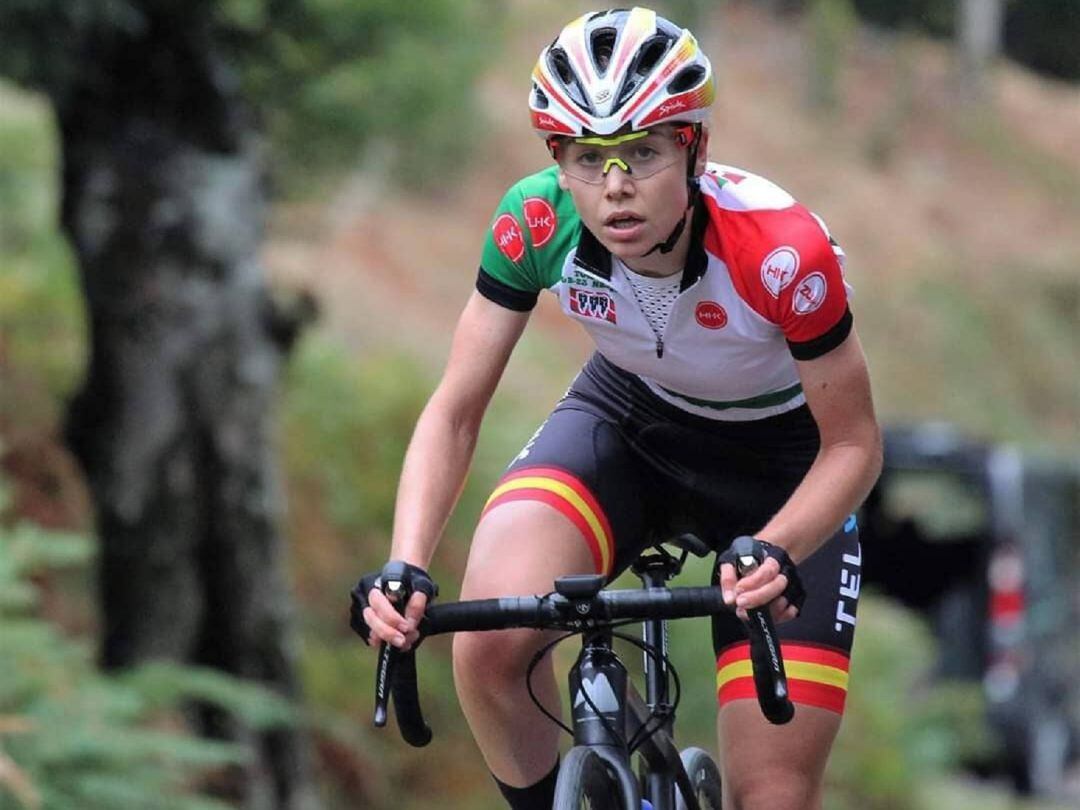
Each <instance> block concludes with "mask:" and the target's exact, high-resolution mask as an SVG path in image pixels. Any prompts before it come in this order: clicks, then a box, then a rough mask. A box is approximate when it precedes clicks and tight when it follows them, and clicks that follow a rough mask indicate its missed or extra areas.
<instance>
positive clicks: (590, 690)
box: [375, 535, 794, 810]
mask: <svg viewBox="0 0 1080 810" xmlns="http://www.w3.org/2000/svg"><path fill="white" fill-rule="evenodd" d="M667 545H671V546H674V547H675V548H676V549H678V550H679V551H680V552H681V553H680V554H679V555H678V556H676V555H675V554H672V553H671V552H670V551H668V550H667V549H666V548H665V547H664V545H657V546H654V547H652V548H651V549H649V550H647V551H646V552H644V553H643V554H642V555H641V556H639V557H638V559H637V560H636V561H635V562H634V563H633V565H632V566H631V570H632V571H633V572H634V574H636V575H637V576H638V578H639V579H640V580H641V584H642V587H641V588H635V589H628V590H604V589H603V586H604V584H605V578H604V577H603V576H599V575H595V576H594V575H581V576H567V577H560V578H559V579H556V580H555V583H554V585H555V590H554V591H553V592H552V593H549V594H547V595H544V596H519V597H503V598H499V599H478V600H469V601H463V602H452V603H445V604H435V605H429V606H428V608H427V611H426V613H425V615H424V618H423V619H422V620H421V622H420V626H419V632H420V638H421V639H423V638H426V637H427V636H433V635H438V634H441V633H455V632H466V631H470V632H475V631H483V630H505V629H508V628H513V627H529V628H535V629H538V630H561V631H565V634H564V635H562V636H560V637H559V638H556V639H555V641H553V642H551V643H550V644H548V645H546V646H545V647H544V648H543V649H541V650H540V651H538V652H537V654H536V656H535V657H534V658H533V661H532V663H531V664H530V666H529V669H528V672H527V674H526V679H527V682H528V683H529V694H530V695H531V696H532V697H533V700H534V702H536V704H537V706H539V708H540V710H541V711H542V712H544V714H546V715H547V716H548V717H549V718H550V719H551V720H552V721H553V722H555V723H557V724H558V725H560V726H562V728H563V729H565V730H566V731H568V732H569V733H570V734H572V735H573V738H574V746H573V747H572V748H571V749H570V751H569V752H568V753H567V755H566V756H565V758H564V759H563V762H562V765H561V766H560V769H559V777H558V781H557V784H556V789H555V803H554V809H555V810H571V809H573V810H577V808H581V807H587V808H597V809H599V810H638V808H642V807H650V806H651V807H652V808H653V809H654V810H720V808H721V788H720V771H719V769H718V768H717V765H716V763H715V762H714V760H713V758H712V757H711V756H710V755H709V754H708V753H707V752H705V751H704V750H702V749H700V748H687V749H686V750H684V751H682V752H681V753H680V752H679V750H678V748H677V747H676V745H675V742H674V725H675V709H676V706H677V705H678V702H679V692H680V686H679V678H678V674H677V673H676V671H675V669H674V667H673V666H672V665H671V662H670V661H669V659H668V639H667V626H666V622H667V620H668V619H677V618H690V617H695V616H711V615H714V614H717V613H720V612H722V611H730V610H731V609H732V608H731V607H730V606H728V605H726V604H725V603H724V601H723V598H722V596H721V593H720V588H718V587H696V588H694V587H677V588H671V587H668V584H667V583H668V582H669V581H670V580H671V579H673V578H674V577H675V576H677V575H678V574H679V572H680V571H681V570H682V568H683V565H684V563H685V562H686V559H687V557H688V555H689V554H694V555H696V556H699V557H704V556H705V555H707V554H708V553H709V552H710V549H709V548H708V546H707V545H706V544H705V543H704V542H702V541H701V540H700V539H698V538H697V537H694V536H693V535H680V536H679V537H676V538H673V539H672V540H669V541H667ZM733 548H734V550H735V554H736V557H737V565H736V568H737V570H738V573H739V575H740V576H745V575H746V574H748V573H750V571H752V570H753V569H754V568H755V567H756V566H757V565H759V564H760V563H761V562H762V561H763V559H764V556H763V555H762V554H761V553H760V552H758V553H755V550H754V541H753V538H750V537H741V538H739V539H737V540H736V541H735V544H734V546H733ZM403 581H404V567H402V570H401V573H400V575H397V574H396V573H395V572H394V571H393V570H392V568H390V567H388V568H387V569H385V570H384V572H383V578H382V587H383V589H384V592H386V593H387V594H388V596H390V597H391V598H392V600H393V601H395V602H396V604H399V605H404V604H405V602H406V601H407V600H408V596H409V594H407V593H404V592H403V590H402V584H403ZM747 614H748V623H747V625H748V633H749V636H750V652H751V662H752V667H753V673H754V683H755V686H756V688H757V696H758V703H759V705H760V706H761V710H762V712H763V713H764V714H765V716H766V717H767V718H768V719H769V720H770V721H771V722H773V723H777V724H780V723H786V722H788V721H789V720H790V719H791V718H792V716H793V715H794V707H793V706H792V704H791V701H790V699H789V698H788V691H787V678H786V675H785V673H784V662H783V658H782V657H781V654H780V644H779V641H778V639H777V637H776V632H775V629H774V627H773V622H772V619H771V617H770V615H769V613H768V611H767V609H764V608H763V609H758V610H750V611H747ZM637 623H641V624H642V625H643V628H644V634H643V638H642V639H640V640H639V639H636V638H634V637H632V636H630V635H627V634H625V633H622V632H620V631H619V628H621V627H623V626H625V625H627V624H637ZM576 635H580V636H581V639H582V645H581V652H580V653H579V654H578V656H577V660H575V662H574V664H573V665H572V666H571V668H570V674H569V678H568V683H569V697H570V706H571V709H570V713H571V718H572V720H571V727H568V726H566V725H564V724H563V723H562V721H561V720H560V719H559V718H557V717H555V716H554V715H553V714H551V713H550V712H549V711H548V710H547V709H546V708H544V707H543V706H542V705H541V704H540V702H539V701H538V700H537V698H536V697H535V695H534V694H533V692H532V687H531V676H532V672H533V670H534V669H535V667H536V666H537V664H538V663H539V662H540V660H541V658H542V657H543V656H544V655H545V654H546V653H547V652H548V651H549V650H550V649H551V648H552V647H554V646H555V645H556V644H558V643H559V642H561V641H564V640H566V639H567V638H570V637H572V636H576ZM615 639H621V640H623V641H625V642H628V643H630V644H632V645H634V646H636V647H638V648H640V649H641V650H642V651H643V652H644V654H645V655H644V658H645V663H644V682H645V696H644V697H642V696H641V695H640V694H639V692H638V691H637V689H636V688H635V687H634V685H633V683H631V682H630V679H629V677H628V673H627V670H626V667H625V666H624V665H623V663H622V661H621V660H620V659H619V656H618V653H617V651H616V649H615V646H614V643H613V642H614V640H615ZM417 643H419V642H417ZM391 697H392V698H393V701H392V702H393V705H394V711H395V716H396V718H397V723H398V728H399V730H400V732H401V735H402V737H403V738H404V739H405V741H406V742H408V743H409V744H411V745H414V746H418V747H419V746H424V745H427V744H428V743H429V742H430V741H431V738H432V733H431V728H430V727H429V726H428V724H427V722H426V721H425V720H424V716H423V712H422V711H421V708H420V701H419V696H418V694H417V680H416V660H415V647H414V648H413V649H412V650H409V651H406V652H403V651H401V650H399V649H397V648H395V647H391V646H389V645H383V647H382V649H381V651H380V653H379V663H378V667H377V671H376V700H375V725H376V726H378V727H382V726H385V725H386V721H387V709H388V704H389V703H390V702H391ZM634 755H637V761H638V773H637V774H636V775H635V773H634V770H633V766H632V762H633V757H634ZM643 799H644V800H645V802H644V803H643Z"/></svg>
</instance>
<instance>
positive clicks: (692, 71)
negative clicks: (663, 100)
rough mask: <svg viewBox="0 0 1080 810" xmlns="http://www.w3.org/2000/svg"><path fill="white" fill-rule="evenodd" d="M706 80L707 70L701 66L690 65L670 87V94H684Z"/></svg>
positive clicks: (680, 72) (673, 80) (672, 81)
mask: <svg viewBox="0 0 1080 810" xmlns="http://www.w3.org/2000/svg"><path fill="white" fill-rule="evenodd" d="M704 78H705V68H703V67H702V66H701V65H690V66H689V67H686V68H683V69H682V70H680V71H679V73H678V75H677V76H676V77H675V78H674V79H672V80H671V84H669V85H668V92H669V93H683V92H685V91H687V90H689V89H690V88H691V87H694V86H696V85H698V84H700V83H701V80H702V79H704Z"/></svg>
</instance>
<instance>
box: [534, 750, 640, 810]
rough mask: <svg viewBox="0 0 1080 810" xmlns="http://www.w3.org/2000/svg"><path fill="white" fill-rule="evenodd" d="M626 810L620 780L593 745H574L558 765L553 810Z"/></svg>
mask: <svg viewBox="0 0 1080 810" xmlns="http://www.w3.org/2000/svg"><path fill="white" fill-rule="evenodd" d="M585 808H587V809H588V810H624V807H623V801H622V798H621V793H620V791H619V785H618V782H616V780H615V777H614V776H613V775H612V774H611V772H610V771H609V770H608V766H607V763H605V762H604V760H603V759H601V758H600V755H599V754H597V753H596V752H595V751H593V750H592V749H591V748H587V747H585V746H582V745H579V746H575V747H574V748H571V749H570V751H569V753H567V755H566V758H565V759H564V760H563V762H562V765H560V766H559V779H558V781H557V782H556V783H555V802H554V804H552V810H584V809H585Z"/></svg>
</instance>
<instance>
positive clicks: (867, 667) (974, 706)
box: [827, 594, 989, 810]
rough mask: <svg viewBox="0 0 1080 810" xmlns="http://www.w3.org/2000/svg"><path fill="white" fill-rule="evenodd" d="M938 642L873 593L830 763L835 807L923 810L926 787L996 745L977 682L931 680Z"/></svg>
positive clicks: (862, 619) (862, 610) (865, 601)
mask: <svg viewBox="0 0 1080 810" xmlns="http://www.w3.org/2000/svg"><path fill="white" fill-rule="evenodd" d="M934 649H935V646H934V642H933V640H932V638H931V636H930V633H929V631H928V629H927V628H926V627H925V626H924V625H923V624H922V623H921V621H920V620H919V619H917V618H916V617H915V616H914V614H912V613H910V612H908V611H905V610H903V609H901V608H899V607H897V606H895V605H894V604H893V603H891V602H888V601H886V600H882V599H878V598H875V597H874V596H873V595H870V594H866V595H864V596H863V598H861V599H860V603H859V632H858V634H857V637H856V640H855V649H854V650H853V653H852V660H851V683H850V686H849V689H848V700H847V709H846V711H845V714H844V723H843V725H842V726H841V730H840V736H839V737H838V739H837V742H836V745H835V747H834V750H833V755H832V758H831V759H830V763H829V771H828V774H827V780H828V796H829V801H828V804H827V806H828V807H829V808H830V810H848V809H849V808H850V809H851V810H855V808H859V810H922V808H929V807H930V806H934V805H931V804H928V803H927V800H926V797H925V796H924V795H923V793H922V792H921V785H923V784H924V783H926V782H927V781H928V780H929V779H931V778H933V777H935V776H938V777H940V776H941V775H943V774H945V773H946V772H947V771H948V770H949V769H950V768H951V767H953V766H955V765H956V764H957V763H958V761H959V760H960V758H961V756H964V755H968V754H971V753H973V752H974V751H975V750H982V747H983V746H984V745H985V746H988V745H989V742H988V740H989V735H988V731H987V730H986V728H985V726H984V724H983V717H984V714H983V708H984V707H983V706H982V703H981V694H980V688H979V685H978V684H977V683H965V684H942V683H940V682H936V681H932V680H931V674H932V670H933V666H934V660H933V656H934Z"/></svg>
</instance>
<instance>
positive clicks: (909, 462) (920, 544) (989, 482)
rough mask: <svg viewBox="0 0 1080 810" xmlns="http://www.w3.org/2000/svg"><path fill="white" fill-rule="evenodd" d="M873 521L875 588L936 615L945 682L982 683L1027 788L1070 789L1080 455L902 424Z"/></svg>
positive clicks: (866, 515) (1079, 703) (1079, 729)
mask: <svg viewBox="0 0 1080 810" xmlns="http://www.w3.org/2000/svg"><path fill="white" fill-rule="evenodd" d="M861 518H862V520H861V525H862V535H863V548H864V554H863V566H864V579H863V582H864V583H866V584H868V585H876V586H877V588H878V589H879V590H881V591H884V592H885V593H886V594H888V595H890V596H892V597H895V598H896V599H899V600H900V601H902V602H903V603H905V604H906V605H908V606H910V607H912V608H914V609H916V610H918V611H920V612H922V613H923V614H924V615H925V616H926V617H927V618H928V620H929V621H930V624H931V626H932V627H933V630H934V633H935V635H936V636H937V638H938V640H939V665H938V672H939V674H940V675H941V677H945V678H959V679H967V680H974V681H977V682H980V683H981V684H982V689H983V694H984V696H985V700H986V705H987V707H988V708H987V711H988V717H987V719H988V721H989V723H990V726H991V728H992V729H993V730H994V732H995V734H996V736H997V738H998V743H999V751H1000V760H999V762H998V763H997V765H998V766H999V767H1001V768H1003V769H1005V770H1007V771H1008V773H1009V775H1010V776H1011V777H1012V778H1013V780H1014V783H1015V785H1016V787H1017V789H1018V790H1020V791H1021V792H1024V793H1039V794H1054V793H1058V792H1060V790H1061V789H1062V783H1063V779H1064V775H1065V772H1066V769H1067V766H1068V765H1069V763H1070V762H1071V761H1073V760H1074V759H1075V758H1076V756H1077V754H1078V751H1080V745H1078V743H1080V458H1077V457H1076V456H1072V457H1071V458H1065V459H1061V458H1057V459H1054V460H1051V459H1048V458H1036V457H1033V456H1031V455H1029V454H1025V453H1023V452H1021V451H1019V450H1017V449H1015V448H1010V447H1002V446H996V445H992V444H988V443H980V442H976V441H973V440H970V439H968V438H966V437H964V436H963V435H962V434H961V433H960V432H959V431H957V430H956V429H954V428H952V427H950V426H947V425H938V424H930V425H916V426H908V427H893V428H889V429H886V431H885V466H884V470H883V472H882V475H881V479H880V480H879V482H878V484H877V485H876V486H875V488H874V490H873V492H872V493H871V494H870V497H869V498H868V499H867V502H866V504H865V506H864V508H863V510H862V514H861Z"/></svg>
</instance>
